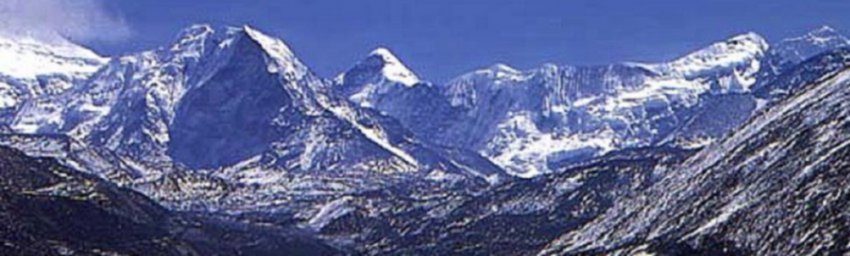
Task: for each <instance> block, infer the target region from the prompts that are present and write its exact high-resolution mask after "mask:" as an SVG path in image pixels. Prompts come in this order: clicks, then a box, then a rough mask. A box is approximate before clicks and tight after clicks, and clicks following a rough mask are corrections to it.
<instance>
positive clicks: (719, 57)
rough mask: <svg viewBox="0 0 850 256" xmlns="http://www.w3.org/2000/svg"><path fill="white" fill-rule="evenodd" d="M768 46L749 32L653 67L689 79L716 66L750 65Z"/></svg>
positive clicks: (661, 71) (664, 72)
mask: <svg viewBox="0 0 850 256" xmlns="http://www.w3.org/2000/svg"><path fill="white" fill-rule="evenodd" d="M769 48H770V46H769V44H768V43H767V40H765V39H764V37H762V36H761V35H758V34H756V33H752V32H750V33H746V34H741V35H738V36H734V37H732V38H729V39H727V40H725V41H723V42H718V43H714V44H712V45H710V46H708V47H705V48H703V49H700V50H698V51H695V52H693V53H691V54H688V55H686V56H684V57H681V58H679V59H677V60H675V61H672V62H669V63H664V64H659V65H654V66H655V67H654V70H655V71H660V72H659V73H662V74H668V75H679V76H684V77H688V78H690V77H695V76H700V75H704V74H706V73H710V72H712V71H714V70H717V69H722V68H734V67H739V66H748V65H753V64H754V63H757V62H758V59H759V58H761V57H762V56H764V54H765V52H767V51H768V49H769Z"/></svg>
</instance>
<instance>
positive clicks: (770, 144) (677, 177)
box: [548, 52, 850, 255]
mask: <svg viewBox="0 0 850 256" xmlns="http://www.w3.org/2000/svg"><path fill="white" fill-rule="evenodd" d="M845 54H846V52H845ZM802 83H803V84H802V85H800V86H799V87H800V88H801V90H799V92H797V93H795V94H793V95H792V96H790V97H789V98H787V99H784V100H781V101H779V102H778V103H777V104H775V105H774V106H772V107H770V108H768V109H766V110H765V111H764V112H762V113H760V114H759V115H757V116H755V117H754V118H753V119H751V120H750V121H749V122H747V124H746V125H744V126H742V127H740V128H739V129H737V132H736V133H734V134H732V135H731V136H729V137H727V138H725V139H723V140H722V141H720V142H719V143H718V144H715V145H712V146H709V147H707V148H706V149H704V150H702V151H701V152H699V153H698V154H697V155H696V156H694V157H692V158H690V159H689V160H688V161H687V162H685V163H683V164H682V165H681V166H682V167H681V168H680V170H677V171H671V172H667V173H666V175H663V179H662V180H661V181H660V182H659V183H657V184H656V185H655V186H653V187H652V188H650V189H648V190H647V191H645V192H644V193H642V194H639V195H638V196H636V197H634V198H629V199H627V200H623V201H622V202H620V203H618V204H617V206H616V207H614V208H612V209H611V210H609V211H608V212H607V214H606V215H605V216H604V217H602V218H598V219H597V220H596V221H594V222H592V223H590V224H588V225H586V226H585V227H584V228H582V229H581V230H579V231H577V232H570V233H568V234H565V235H564V236H563V237H562V238H561V239H559V240H557V241H555V242H553V243H552V244H551V245H550V249H549V251H548V252H549V253H553V254H564V253H568V254H569V253H578V252H580V251H583V252H597V253H600V252H606V251H609V250H619V251H620V252H621V253H625V254H633V253H637V251H646V250H649V251H656V252H662V253H663V252H668V251H672V252H674V253H675V252H676V251H681V250H684V251H691V252H705V253H711V252H713V251H721V250H722V251H725V252H728V253H736V254H737V253H744V254H758V255H819V254H846V253H847V252H848V250H850V248H848V247H847V244H846V243H845V242H843V241H844V240H843V239H844V237H847V235H848V234H850V231H848V230H847V229H846V224H847V221H846V220H847V216H846V212H845V211H844V210H843V209H846V208H847V200H844V199H845V198H847V196H848V195H847V190H846V184H847V182H848V181H847V178H846V177H847V175H846V170H848V168H847V166H846V165H847V161H846V159H847V156H848V151H847V149H848V147H847V146H848V143H847V142H848V141H850V138H848V136H847V134H848V133H847V132H846V127H848V126H847V122H848V119H849V118H848V117H850V113H848V111H847V109H848V106H847V102H848V101H847V95H848V88H850V70H848V69H847V67H846V66H845V68H843V69H842V70H841V71H840V72H837V73H827V74H826V75H825V76H823V77H820V78H818V79H816V80H814V81H812V80H803V81H802Z"/></svg>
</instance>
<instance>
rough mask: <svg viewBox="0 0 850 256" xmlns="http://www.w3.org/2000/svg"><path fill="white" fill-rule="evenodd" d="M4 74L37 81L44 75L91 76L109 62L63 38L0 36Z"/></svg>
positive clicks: (0, 52)
mask: <svg viewBox="0 0 850 256" xmlns="http://www.w3.org/2000/svg"><path fill="white" fill-rule="evenodd" d="M0 59H3V61H2V62H0V74H2V75H6V76H10V77H14V78H20V79H29V80H35V79H37V77H38V76H40V75H50V74H63V75H71V76H79V77H84V76H87V75H89V74H91V73H93V72H94V71H97V69H98V68H99V67H100V66H101V65H103V64H104V63H106V61H107V59H106V58H104V57H101V56H99V55H97V54H96V53H94V52H93V51H91V50H89V49H86V48H84V47H82V46H79V45H77V44H74V43H72V42H70V41H68V40H67V39H65V38H63V37H61V36H52V37H50V38H49V40H45V39H41V38H35V37H31V36H15V35H8V36H0Z"/></svg>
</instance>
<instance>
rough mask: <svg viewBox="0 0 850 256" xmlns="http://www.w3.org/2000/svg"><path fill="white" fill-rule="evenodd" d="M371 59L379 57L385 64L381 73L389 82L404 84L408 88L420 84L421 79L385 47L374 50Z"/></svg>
mask: <svg viewBox="0 0 850 256" xmlns="http://www.w3.org/2000/svg"><path fill="white" fill-rule="evenodd" d="M369 56H370V57H379V58H380V59H381V61H382V62H383V67H382V68H381V72H382V74H383V75H384V77H385V78H386V79H387V80H390V81H393V82H397V83H400V84H404V85H406V86H414V85H416V84H417V83H419V82H420V81H419V77H418V76H416V74H415V73H413V71H411V70H410V69H409V68H408V67H407V66H406V65H404V63H402V62H401V61H400V60H399V59H398V57H396V55H395V54H393V52H392V51H390V50H389V49H387V48H385V47H379V48H377V49H375V50H373V51H372V52H371V53H370V54H369Z"/></svg>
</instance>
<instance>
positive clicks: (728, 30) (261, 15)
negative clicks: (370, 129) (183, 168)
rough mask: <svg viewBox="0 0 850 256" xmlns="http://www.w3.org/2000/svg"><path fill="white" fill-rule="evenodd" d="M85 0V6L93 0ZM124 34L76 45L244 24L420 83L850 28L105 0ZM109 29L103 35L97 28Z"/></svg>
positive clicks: (815, 5)
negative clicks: (485, 70) (413, 76)
mask: <svg viewBox="0 0 850 256" xmlns="http://www.w3.org/2000/svg"><path fill="white" fill-rule="evenodd" d="M92 1H93V0H92ZM100 4H103V5H104V6H103V10H104V11H105V12H107V13H108V14H109V15H111V16H113V17H116V20H119V21H120V22H121V23H122V24H123V25H126V26H127V27H128V28H129V31H130V32H131V33H129V35H127V36H123V37H121V38H120V39H119V40H114V39H113V40H101V39H99V38H94V39H89V40H84V41H87V42H86V44H88V45H89V46H91V47H93V48H94V49H95V50H97V51H98V52H101V53H104V54H110V55H114V54H121V53H126V52H132V51H139V50H144V49H149V48H153V47H156V46H160V45H163V44H166V43H167V42H169V41H170V40H171V39H172V38H173V37H174V35H175V34H176V33H177V32H178V31H179V30H180V29H181V28H183V27H186V26H187V25H190V24H193V23H213V24H224V25H239V24H246V23H247V24H251V25H252V26H255V27H257V28H259V29H260V30H263V31H266V32H268V33H270V34H273V35H275V36H279V37H281V38H283V39H284V40H285V41H287V43H288V44H289V45H290V46H291V47H292V48H293V49H294V50H295V52H296V53H297V54H298V55H299V57H300V58H301V59H302V60H304V61H305V62H306V63H307V64H308V65H310V66H311V68H313V69H314V70H315V71H316V72H317V73H318V74H320V75H322V76H333V75H335V74H336V73H338V72H340V71H343V70H345V69H346V68H347V67H349V66H351V65H352V64H353V63H354V62H356V61H358V60H359V59H361V58H363V56H364V55H365V54H368V53H369V52H370V51H371V50H372V49H374V48H376V47H378V46H386V47H388V48H390V49H392V50H393V51H394V52H395V53H396V54H397V55H398V56H399V57H400V58H401V59H402V60H403V61H404V62H405V63H406V64H407V65H408V66H409V67H411V68H412V69H413V70H414V71H416V72H417V73H418V74H419V75H420V76H421V77H424V78H425V79H427V80H431V81H436V82H442V81H445V80H446V79H449V78H452V77H454V76H456V75H459V74H461V73H465V72H467V71H470V70H473V69H476V68H480V67H486V66H489V65H491V64H493V63H496V62H503V63H507V64H510V65H512V66H515V67H518V68H523V69H524V68H533V67H536V66H538V65H540V64H542V63H546V62H553V63H558V64H603V63H612V62H619V61H659V60H665V59H670V58H674V57H676V56H677V55H681V54H684V53H686V52H688V51H691V50H693V49H696V48H699V47H701V46H703V45H706V44H708V43H711V42H714V41H718V40H722V39H724V38H727V37H729V36H732V35H735V34H739V33H744V32H748V31H754V32H757V33H759V34H761V35H763V36H765V37H767V38H768V39H769V40H770V41H776V40H778V39H781V38H785V37H791V36H797V35H800V34H803V33H805V32H807V31H809V30H812V29H815V28H818V27H820V26H821V25H830V26H832V27H834V28H836V29H838V30H840V31H842V32H844V31H847V29H848V28H850V15H848V13H850V1H837V0H836V1H827V0H769V1H768V0H750V1H742V0H734V1H733V0H714V1H708V0H705V1H702V0H686V1H685V0H641V1H637V0H619V1H604V0H539V1H528V0H526V1H520V0H517V1H511V0H487V1H460V0H429V1H422V0H334V1H331V0H289V1H267V0H254V1H245V0H240V1H235V0H234V1H209V0H168V1H152V0H149V1H143V0H109V1H102V2H101V3H100ZM103 33H108V32H103Z"/></svg>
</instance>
